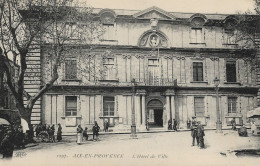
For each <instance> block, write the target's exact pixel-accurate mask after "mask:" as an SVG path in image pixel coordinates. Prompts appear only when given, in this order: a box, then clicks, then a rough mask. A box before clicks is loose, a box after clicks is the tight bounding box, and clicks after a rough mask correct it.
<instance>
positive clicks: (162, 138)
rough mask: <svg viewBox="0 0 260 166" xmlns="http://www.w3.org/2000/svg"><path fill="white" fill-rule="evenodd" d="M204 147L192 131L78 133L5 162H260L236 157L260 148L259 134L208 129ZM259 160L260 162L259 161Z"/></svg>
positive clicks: (161, 165) (114, 164)
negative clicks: (79, 139)
mask: <svg viewBox="0 0 260 166" xmlns="http://www.w3.org/2000/svg"><path fill="white" fill-rule="evenodd" d="M205 134H206V136H205V145H206V148H205V149H199V148H198V147H197V146H191V140H192V138H191V134H190V132H189V131H182V132H160V133H142V134H138V135H137V138H134V139H133V138H131V137H130V135H129V134H109V135H100V137H99V139H100V140H99V141H85V142H84V143H83V144H82V145H77V144H76V138H75V136H66V137H64V139H63V141H62V142H59V143H39V144H34V145H28V147H27V148H25V149H22V150H15V152H14V156H15V157H14V158H13V159H12V161H8V162H6V164H7V165H8V164H12V165H16V164H18V163H26V165H28V166H29V165H33V166H35V165H59V164H61V165H71V164H72V165H91V166H92V165H93V166H94V165H112V166H117V165H123V166H136V165H141V166H145V165H149V166H152V165H156V166H157V165H158V166H164V165H191V164H192V165H207V166H208V165H250V166H252V165H259V161H260V157H249V156H244V157H237V156H236V155H235V153H231V152H232V151H233V150H239V149H240V150H241V149H260V137H256V136H251V135H249V137H239V136H238V134H237V132H235V131H230V130H224V132H223V133H222V134H219V133H215V131H213V130H210V131H205ZM90 138H91V137H90ZM257 163H258V164H257Z"/></svg>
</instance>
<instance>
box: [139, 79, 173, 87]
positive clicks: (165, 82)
mask: <svg viewBox="0 0 260 166" xmlns="http://www.w3.org/2000/svg"><path fill="white" fill-rule="evenodd" d="M135 82H136V85H139V86H174V85H175V84H177V81H176V79H172V78H148V79H144V78H135Z"/></svg>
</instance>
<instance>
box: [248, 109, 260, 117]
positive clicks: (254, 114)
mask: <svg viewBox="0 0 260 166" xmlns="http://www.w3.org/2000/svg"><path fill="white" fill-rule="evenodd" d="M247 117H248V118H260V107H258V108H256V109H254V110H251V111H248V112H247Z"/></svg>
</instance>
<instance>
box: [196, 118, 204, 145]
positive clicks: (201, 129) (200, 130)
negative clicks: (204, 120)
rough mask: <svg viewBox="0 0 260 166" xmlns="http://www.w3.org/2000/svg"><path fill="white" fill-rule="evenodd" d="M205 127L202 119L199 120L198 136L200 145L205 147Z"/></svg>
mask: <svg viewBox="0 0 260 166" xmlns="http://www.w3.org/2000/svg"><path fill="white" fill-rule="evenodd" d="M204 136H205V133H204V127H203V126H202V125H201V123H200V121H199V122H198V126H197V137H198V138H199V145H200V148H201V149H202V148H204V147H205V146H204Z"/></svg>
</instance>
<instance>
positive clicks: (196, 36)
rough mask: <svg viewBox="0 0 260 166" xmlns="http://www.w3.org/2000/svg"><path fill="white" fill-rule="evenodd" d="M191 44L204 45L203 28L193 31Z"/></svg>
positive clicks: (193, 29)
mask: <svg viewBox="0 0 260 166" xmlns="http://www.w3.org/2000/svg"><path fill="white" fill-rule="evenodd" d="M190 37H191V43H202V28H192V29H191V36H190Z"/></svg>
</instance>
